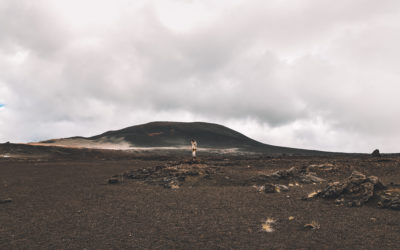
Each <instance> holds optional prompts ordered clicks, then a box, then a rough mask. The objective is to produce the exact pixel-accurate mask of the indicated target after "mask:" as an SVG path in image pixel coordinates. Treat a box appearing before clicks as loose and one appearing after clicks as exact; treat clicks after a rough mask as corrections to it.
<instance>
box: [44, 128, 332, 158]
mask: <svg viewBox="0 0 400 250" xmlns="http://www.w3.org/2000/svg"><path fill="white" fill-rule="evenodd" d="M192 138H193V139H195V140H196V141H197V142H198V145H199V148H215V149H229V148H236V149H239V150H242V151H252V152H263V153H269V154H296V155H320V154H329V153H327V152H321V151H314V150H304V149H295V148H288V147H278V146H273V145H268V144H263V143H261V142H258V141H256V140H253V139H251V138H249V137H247V136H245V135H243V134H241V133H239V132H237V131H235V130H232V129H230V128H227V127H225V126H222V125H218V124H213V123H206V122H150V123H146V124H142V125H136V126H132V127H127V128H124V129H120V130H114V131H108V132H105V133H103V134H100V135H96V136H92V137H70V138H64V139H53V140H48V141H43V142H41V143H40V144H51V145H59V146H81V147H92V148H114V149H129V148H154V147H178V148H179V147H188V146H189V145H190V140H191V139H192Z"/></svg>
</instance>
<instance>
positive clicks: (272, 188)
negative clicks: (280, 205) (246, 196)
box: [260, 183, 289, 193]
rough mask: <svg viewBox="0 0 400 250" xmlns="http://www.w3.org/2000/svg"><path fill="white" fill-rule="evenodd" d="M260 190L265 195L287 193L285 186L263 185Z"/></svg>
mask: <svg viewBox="0 0 400 250" xmlns="http://www.w3.org/2000/svg"><path fill="white" fill-rule="evenodd" d="M260 190H262V191H264V192H265V193H280V192H287V191H289V188H288V187H287V186H285V185H281V184H270V183H268V184H265V185H263V186H261V187H260Z"/></svg>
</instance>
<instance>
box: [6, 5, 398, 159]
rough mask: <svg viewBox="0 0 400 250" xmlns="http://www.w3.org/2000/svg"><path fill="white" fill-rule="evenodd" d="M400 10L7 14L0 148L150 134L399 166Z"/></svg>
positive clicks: (52, 9)
mask: <svg viewBox="0 0 400 250" xmlns="http://www.w3.org/2000/svg"><path fill="white" fill-rule="evenodd" d="M399 7H400V2H398V1H394V0H393V1H379V2H377V1H372V0H371V1H365V0H363V1H361V0H352V1H339V2H338V1H336V2H332V1H327V0H320V1H311V0H303V1H295V2H293V1H268V2H266V1H258V0H256V1H211V0H210V1H196V0H192V1H182V0H168V1H134V2H132V1H118V2H111V1H93V0H85V1H46V0H43V1H35V4H32V3H31V2H30V1H11V0H10V1H2V2H1V3H0V30H2V32H1V33H0V68H1V71H0V103H4V104H6V107H5V108H2V109H1V110H0V124H1V127H2V129H1V132H0V140H3V141H7V140H12V141H31V140H41V139H47V138H51V137H66V136H72V135H93V134H96V133H101V132H103V131H105V130H109V129H118V128H121V127H125V126H130V125H134V124H138V123H143V122H148V121H153V120H177V121H192V120H203V121H210V122H218V123H222V124H225V125H228V126H232V128H235V129H238V130H239V131H240V132H243V133H245V134H247V135H249V136H251V137H252V138H255V139H258V140H261V141H263V142H265V143H270V144H275V145H284V146H291V147H304V148H313V149H322V150H332V151H348V152H354V151H363V152H369V151H371V150H372V149H374V148H375V147H380V148H381V149H382V150H383V151H386V152H399V151H400V146H399V145H398V144H397V141H399V139H400V132H399V131H398V129H397V128H398V127H399V125H400V118H397V116H396V111H397V107H398V106H400V99H398V98H397V93H398V92H399V90H400V87H399V85H398V82H399V80H400V79H399V74H398V73H397V67H398V58H400V57H399V53H400V50H399V49H398V45H397V44H399V42H400V36H399V34H400V32H399V28H400V25H399V23H400V22H399V21H400V20H399V19H400V18H399V16H400V15H399Z"/></svg>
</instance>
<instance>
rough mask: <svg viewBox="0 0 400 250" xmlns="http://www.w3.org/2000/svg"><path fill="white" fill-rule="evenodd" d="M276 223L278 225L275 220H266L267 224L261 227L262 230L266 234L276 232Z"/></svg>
mask: <svg viewBox="0 0 400 250" xmlns="http://www.w3.org/2000/svg"><path fill="white" fill-rule="evenodd" d="M275 223H276V221H275V220H274V219H272V218H268V219H266V220H265V222H264V223H263V224H262V225H261V227H262V230H263V231H264V232H267V233H272V232H274V231H275V229H274V228H273V227H272V225H273V224H275Z"/></svg>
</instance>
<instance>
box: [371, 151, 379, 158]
mask: <svg viewBox="0 0 400 250" xmlns="http://www.w3.org/2000/svg"><path fill="white" fill-rule="evenodd" d="M371 155H372V156H374V157H381V153H380V152H379V149H375V150H374V151H373V152H372V154H371Z"/></svg>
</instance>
